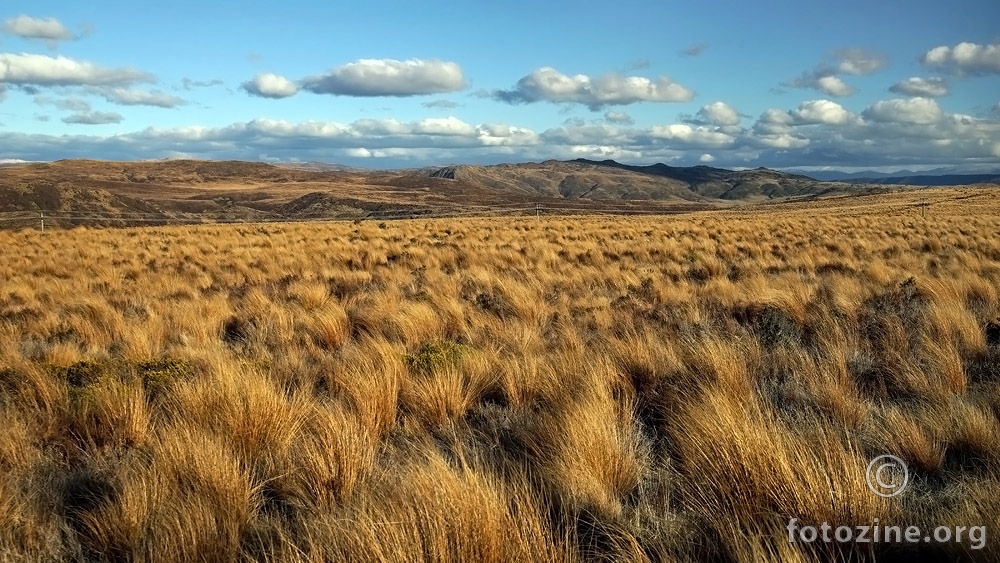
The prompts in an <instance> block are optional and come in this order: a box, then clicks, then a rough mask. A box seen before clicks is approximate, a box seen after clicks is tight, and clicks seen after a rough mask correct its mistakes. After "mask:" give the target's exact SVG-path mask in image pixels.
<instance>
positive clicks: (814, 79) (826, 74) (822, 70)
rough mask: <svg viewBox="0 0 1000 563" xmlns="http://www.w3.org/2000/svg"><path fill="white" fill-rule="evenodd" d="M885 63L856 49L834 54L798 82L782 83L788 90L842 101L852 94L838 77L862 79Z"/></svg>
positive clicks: (873, 53)
mask: <svg viewBox="0 0 1000 563" xmlns="http://www.w3.org/2000/svg"><path fill="white" fill-rule="evenodd" d="M886 63H887V59H886V57H885V56H884V55H882V54H881V53H878V52H875V51H868V50H866V49H861V48H858V47H848V48H844V49H839V50H837V51H834V52H833V53H832V54H831V55H830V56H829V57H828V58H827V60H826V61H823V62H821V63H820V64H818V65H816V67H815V68H813V69H812V70H810V71H806V72H803V73H802V75H801V76H799V77H798V78H794V79H792V80H790V81H788V82H786V83H785V85H786V86H791V87H792V88H810V89H813V90H818V91H820V92H823V93H824V94H826V95H828V96H836V97H844V96H851V95H854V93H855V92H857V90H855V89H854V88H853V87H851V86H850V85H848V84H846V83H845V82H844V81H843V79H841V78H840V76H839V75H844V74H847V75H851V76H864V75H868V74H872V73H874V72H877V71H879V70H881V69H882V68H884V67H885V65H886Z"/></svg>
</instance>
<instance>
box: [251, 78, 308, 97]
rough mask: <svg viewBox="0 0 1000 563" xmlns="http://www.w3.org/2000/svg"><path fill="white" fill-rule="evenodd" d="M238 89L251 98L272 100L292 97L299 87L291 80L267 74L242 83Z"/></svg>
mask: <svg viewBox="0 0 1000 563" xmlns="http://www.w3.org/2000/svg"><path fill="white" fill-rule="evenodd" d="M240 88H241V89H242V90H243V91H244V92H246V93H247V94H250V95H251V96H257V97H258V98H272V99H278V98H287V97H289V96H294V95H295V94H296V93H297V92H298V91H299V87H298V86H296V85H295V83H294V82H292V81H291V80H289V79H287V78H285V77H284V76H281V75H278V74H272V73H269V72H266V73H261V74H258V75H256V76H254V77H253V79H252V80H249V81H247V82H244V83H243V84H242V85H241V86H240Z"/></svg>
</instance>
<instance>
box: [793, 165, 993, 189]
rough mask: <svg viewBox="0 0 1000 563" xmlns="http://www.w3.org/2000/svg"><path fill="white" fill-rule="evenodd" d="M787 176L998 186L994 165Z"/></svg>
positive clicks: (823, 172)
mask: <svg viewBox="0 0 1000 563" xmlns="http://www.w3.org/2000/svg"><path fill="white" fill-rule="evenodd" d="M788 172H790V173H796V174H804V175H806V176H809V177H812V178H816V179H817V180H824V181H828V182H856V183H863V184H896V185H911V186H965V185H969V184H997V183H1000V168H998V167H996V166H994V165H988V164H987V165H965V166H943V167H940V168H932V169H930V170H920V171H914V170H897V171H895V172H877V171H875V170H863V171H861V172H842V171H839V170H810V171H803V170H789V171H788Z"/></svg>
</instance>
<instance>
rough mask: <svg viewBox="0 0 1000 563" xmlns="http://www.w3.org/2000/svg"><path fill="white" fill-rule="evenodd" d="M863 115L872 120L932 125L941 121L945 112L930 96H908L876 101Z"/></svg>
mask: <svg viewBox="0 0 1000 563" xmlns="http://www.w3.org/2000/svg"><path fill="white" fill-rule="evenodd" d="M861 115H862V117H864V118H865V119H866V120H870V121H880V122H885V123H912V124H917V125H930V124H932V123H937V122H939V121H941V119H942V118H943V117H944V112H942V111H941V108H940V107H938V105H937V102H935V101H934V100H932V99H930V98H908V99H895V100H881V101H878V102H875V103H874V104H872V105H870V106H868V107H867V108H865V110H864V111H863V112H862V113H861Z"/></svg>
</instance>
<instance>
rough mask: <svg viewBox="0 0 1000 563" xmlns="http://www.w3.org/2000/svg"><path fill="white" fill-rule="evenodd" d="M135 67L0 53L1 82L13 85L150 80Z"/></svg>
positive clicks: (125, 83)
mask: <svg viewBox="0 0 1000 563" xmlns="http://www.w3.org/2000/svg"><path fill="white" fill-rule="evenodd" d="M153 81H154V77H153V76H152V75H151V74H149V73H146V72H142V71H139V70H136V69H134V68H104V67H101V66H98V65H95V64H93V63H90V62H87V61H77V60H74V59H70V58H67V57H64V56H61V55H60V56H58V57H48V56H45V55H32V54H27V53H21V54H20V55H15V54H11V53H0V83H2V84H12V85H15V86H86V85H89V86H125V85H129V84H134V83H136V82H153Z"/></svg>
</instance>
